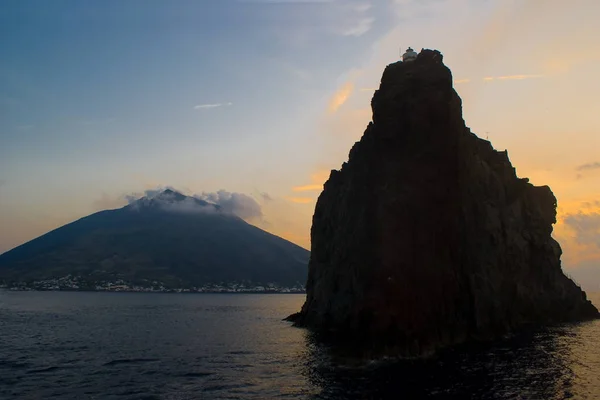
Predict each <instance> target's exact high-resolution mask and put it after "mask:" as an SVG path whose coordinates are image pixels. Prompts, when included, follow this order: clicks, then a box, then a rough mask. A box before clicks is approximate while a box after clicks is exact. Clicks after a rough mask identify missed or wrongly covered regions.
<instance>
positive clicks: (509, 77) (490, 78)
mask: <svg viewBox="0 0 600 400" xmlns="http://www.w3.org/2000/svg"><path fill="white" fill-rule="evenodd" d="M543 77H544V75H540V74H535V75H505V76H487V77H485V78H483V80H484V81H485V82H490V81H521V80H523V79H536V78H543Z"/></svg>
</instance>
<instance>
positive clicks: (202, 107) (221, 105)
mask: <svg viewBox="0 0 600 400" xmlns="http://www.w3.org/2000/svg"><path fill="white" fill-rule="evenodd" d="M232 105H233V103H231V102H230V103H214V104H198V105H196V106H194V110H207V109H210V108H217V107H229V106H232Z"/></svg>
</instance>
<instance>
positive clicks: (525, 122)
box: [0, 0, 600, 291]
mask: <svg viewBox="0 0 600 400" xmlns="http://www.w3.org/2000/svg"><path fill="white" fill-rule="evenodd" d="M598 20H600V2H598V0H573V1H570V2H566V1H563V0H527V1H523V0H394V1H392V0H387V1H384V0H213V1H162V0H143V1H142V0H128V1H121V0H103V1H94V2H89V1H87V2H86V1H80V0H72V1H70V0H54V1H46V0H39V1H30V0H4V1H2V2H0V49H1V53H0V54H1V56H0V253H1V252H3V251H7V250H9V249H11V248H13V247H14V246H17V245H19V244H21V243H23V242H26V241H28V240H30V239H33V238H34V237H36V236H39V235H40V234H43V233H45V232H47V231H48V230H50V229H54V228H56V227H59V226H61V225H63V224H65V223H67V222H71V221H73V220H75V219H77V218H80V217H83V216H85V215H87V214H90V213H92V212H94V211H98V210H102V209H107V208H116V207H120V206H123V205H125V204H126V203H127V202H126V199H125V196H127V195H131V194H137V193H142V192H144V190H147V189H155V188H157V187H166V186H170V187H173V188H176V189H178V190H180V191H182V192H184V193H186V194H201V193H205V194H207V193H214V192H217V191H219V190H224V191H227V192H231V193H242V194H245V195H247V196H251V197H253V198H254V199H255V201H256V202H257V203H258V204H259V205H260V207H261V210H262V211H261V213H262V215H254V216H252V217H249V218H248V220H249V222H251V223H253V224H256V225H258V226H260V227H262V228H264V229H266V230H269V231H271V232H273V233H275V234H278V235H281V236H283V237H285V238H287V239H289V240H291V241H293V242H296V243H298V244H300V245H302V246H304V247H307V248H310V242H309V231H310V224H311V217H312V212H313V210H314V206H315V201H316V198H317V196H318V195H319V193H320V190H321V188H322V184H323V182H324V181H325V180H326V179H327V177H328V174H329V170H330V169H332V168H339V166H340V165H341V163H342V162H343V161H345V160H346V159H347V155H348V151H349V150H350V147H351V146H352V144H353V143H354V142H355V141H357V140H358V139H359V138H360V136H361V135H362V132H363V131H364V129H365V127H366V125H367V123H368V122H369V120H370V118H371V114H370V98H371V96H372V94H373V90H374V89H375V88H376V87H377V86H378V84H379V80H380V77H381V73H382V71H383V69H384V67H385V66H386V65H387V64H389V63H391V62H394V61H396V60H397V59H398V56H399V49H400V48H402V49H406V47H408V46H412V47H413V48H415V49H417V50H420V49H421V48H423V47H424V48H435V49H439V50H440V51H441V52H442V53H443V54H444V61H445V63H446V65H448V66H449V67H450V68H451V69H452V72H453V75H454V79H455V88H456V90H457V92H458V93H459V95H460V96H461V98H462V99H463V111H464V118H465V121H466V123H467V125H468V126H469V127H470V128H471V129H472V130H473V132H475V133H477V134H478V135H479V136H480V137H483V138H485V137H489V140H490V141H491V142H492V144H493V145H494V146H495V147H496V148H497V149H499V150H504V149H508V153H509V156H510V159H511V161H512V163H513V165H514V166H515V167H516V169H517V173H518V174H519V175H520V176H522V177H529V178H530V180H531V182H532V183H533V184H536V185H544V184H548V185H549V186H550V187H551V188H552V190H553V191H554V193H555V194H556V196H557V197H558V201H559V217H558V219H559V222H558V224H557V226H556V228H555V237H556V238H557V239H558V240H559V242H560V243H561V245H562V247H563V250H564V255H563V267H564V269H565V271H566V272H567V273H568V274H570V275H572V276H573V277H574V278H575V279H576V280H577V281H578V282H579V283H581V284H582V285H583V286H584V287H586V288H588V289H591V290H596V291H600V96H599V95H598V94H599V93H600V24H598ZM221 193H224V192H221ZM259 214H260V213H259Z"/></svg>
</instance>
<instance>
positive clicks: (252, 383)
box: [0, 291, 600, 399]
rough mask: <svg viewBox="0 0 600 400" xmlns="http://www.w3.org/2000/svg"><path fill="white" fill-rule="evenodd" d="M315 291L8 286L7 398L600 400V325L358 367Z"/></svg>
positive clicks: (4, 304) (2, 317) (2, 313)
mask: <svg viewBox="0 0 600 400" xmlns="http://www.w3.org/2000/svg"><path fill="white" fill-rule="evenodd" d="M303 301H304V296H303V295H226V294H223V295H221V294H213V295H205V294H189V295H177V294H141V293H139V294H138V293H66V292H45V293H44V292H6V291H0V399H13V398H14V399H49V398H56V399H282V398H283V399H403V398H406V399H414V398H449V397H454V398H459V399H504V398H514V399H563V398H571V397H572V398H589V399H594V398H600V321H594V322H589V323H583V324H579V325H565V326H561V327H554V328H551V329H547V330H544V331H541V332H537V333H531V334H526V335H522V336H519V337H516V338H512V339H507V340H504V341H501V342H498V343H496V344H493V345H486V346H482V347H480V348H477V349H469V350H467V349H462V350H457V351H453V352H449V353H448V354H444V355H442V356H439V357H436V358H434V359H430V360H427V361H418V362H417V361H412V362H408V361H403V362H398V361H395V362H392V361H388V362H371V363H369V364H367V365H363V366H360V367H348V366H343V365H340V364H338V363H336V362H334V361H332V359H331V357H330V356H329V352H328V351H327V349H325V348H323V347H322V346H320V345H317V344H315V343H314V342H313V341H312V340H311V338H310V335H308V334H307V333H306V332H305V331H304V330H301V329H296V328H292V327H290V325H289V323H287V322H283V321H282V320H281V319H282V318H283V317H285V316H287V315H288V314H291V313H292V312H295V311H297V310H298V309H299V308H300V306H301V304H302V302H303Z"/></svg>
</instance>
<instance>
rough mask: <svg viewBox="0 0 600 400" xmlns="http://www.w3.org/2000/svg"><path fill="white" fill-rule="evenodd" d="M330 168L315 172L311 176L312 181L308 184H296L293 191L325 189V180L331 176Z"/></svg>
mask: <svg viewBox="0 0 600 400" xmlns="http://www.w3.org/2000/svg"><path fill="white" fill-rule="evenodd" d="M330 173H331V171H330V170H328V169H327V170H325V169H324V170H321V171H318V172H315V173H314V174H312V175H311V176H310V180H311V183H310V184H307V185H301V186H294V187H293V188H292V191H294V192H312V191H315V192H316V191H321V190H323V185H324V184H325V181H326V180H327V179H328V178H329V174H330Z"/></svg>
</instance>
